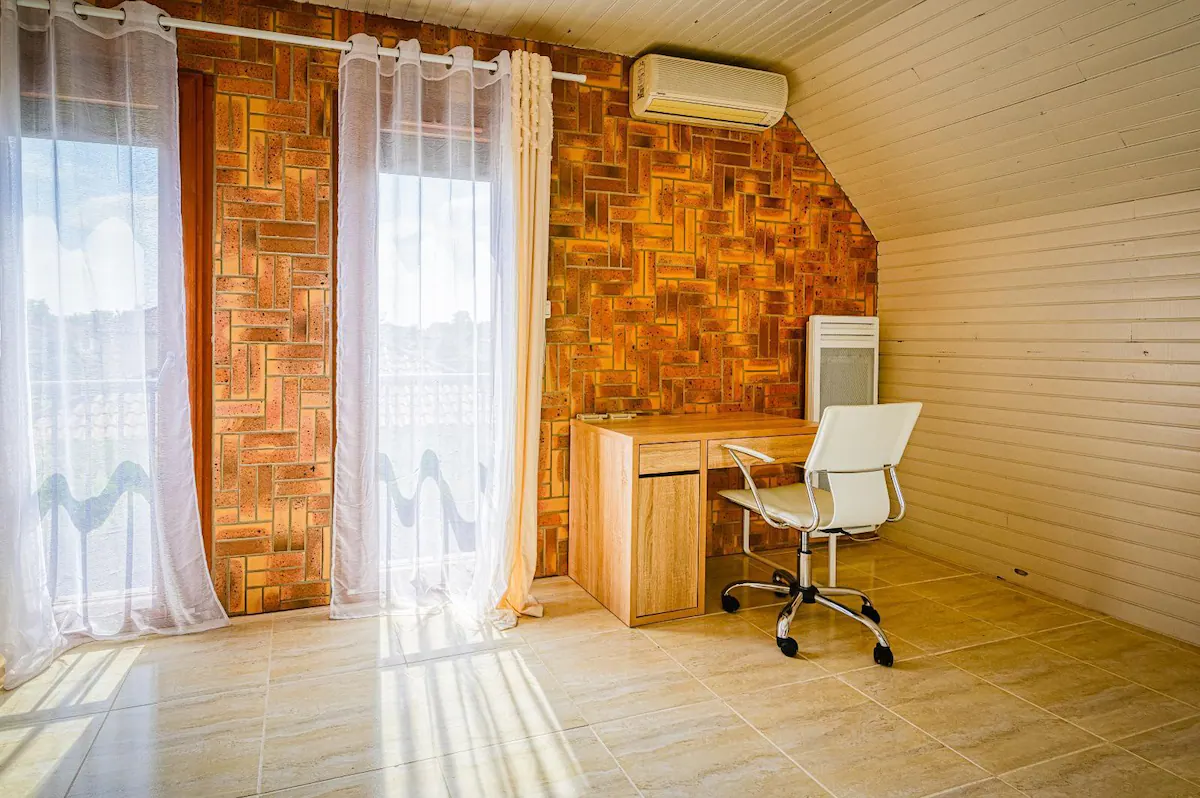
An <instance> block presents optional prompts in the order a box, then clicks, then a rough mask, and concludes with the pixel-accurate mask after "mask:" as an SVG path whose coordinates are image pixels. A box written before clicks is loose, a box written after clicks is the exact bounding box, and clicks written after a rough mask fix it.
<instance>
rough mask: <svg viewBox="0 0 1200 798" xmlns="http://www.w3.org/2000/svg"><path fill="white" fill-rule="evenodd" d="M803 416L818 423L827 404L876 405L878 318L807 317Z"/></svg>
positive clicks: (877, 397)
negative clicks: (806, 356) (806, 355)
mask: <svg viewBox="0 0 1200 798" xmlns="http://www.w3.org/2000/svg"><path fill="white" fill-rule="evenodd" d="M805 388H806V390H805V397H806V402H805V413H804V417H805V418H807V419H809V420H811V421H820V420H821V414H822V413H823V412H825V408H827V407H829V406H830V405H873V404H877V403H878V402H879V319H878V318H877V317H875V316H866V317H864V316H809V317H808V369H807V378H806V381H805Z"/></svg>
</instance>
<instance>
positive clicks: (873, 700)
mask: <svg viewBox="0 0 1200 798" xmlns="http://www.w3.org/2000/svg"><path fill="white" fill-rule="evenodd" d="M927 656H929V657H932V656H936V655H933V654H929V655H927ZM914 659H925V657H915V658H914ZM909 661H910V662H911V661H912V660H909ZM834 678H836V679H837V680H838V681H840V682H841V683H842V684H844V685H846V686H847V687H849V688H850V689H851V690H854V691H855V692H856V693H859V694H860V695H862V696H863V697H864V698H866V699H867V700H868V701H870V702H871V703H873V704H875V705H877V706H878V707H879V708H881V709H882V710H883V711H884V712H887V713H888V714H890V715H895V716H896V717H897V718H899V719H900V720H901V721H902V722H904V723H907V724H908V725H909V726H912V727H913V728H914V729H916V730H917V731H919V732H921V734H924V735H926V736H927V737H929V738H930V739H932V740H936V741H937V743H938V745H941V746H943V747H944V748H946V750H948V751H952V752H953V753H955V754H957V755H958V756H961V757H962V758H963V759H965V760H967V761H968V762H970V763H971V764H972V765H974V766H975V767H977V768H979V769H980V770H982V771H983V772H984V773H987V774H988V776H989V777H991V776H995V774H994V773H992V771H990V770H988V769H987V768H985V767H984V766H983V765H981V764H979V763H978V762H976V761H975V760H974V759H972V758H971V757H969V756H967V755H966V754H964V753H963V752H962V751H959V750H958V749H957V748H955V747H954V746H952V745H950V744H949V743H947V742H946V741H945V740H943V739H942V738H941V737H939V736H937V735H936V734H934V733H933V732H931V731H929V730H928V729H923V728H921V727H920V726H918V725H917V724H916V723H914V722H913V721H911V720H909V719H908V718H906V717H904V716H903V715H901V714H900V713H899V712H897V711H896V710H894V709H892V708H891V707H889V706H888V705H887V704H884V703H883V702H882V701H880V700H879V699H877V698H875V696H873V695H871V694H869V693H868V692H866V691H865V690H862V689H860V688H858V687H857V686H855V685H853V684H851V683H850V682H848V681H846V680H845V679H843V678H842V674H837V675H836V676H835V677H834ZM958 786H960V787H961V786H962V785H958ZM950 789H954V788H950Z"/></svg>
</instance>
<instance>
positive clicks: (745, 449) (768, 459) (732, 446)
mask: <svg viewBox="0 0 1200 798" xmlns="http://www.w3.org/2000/svg"><path fill="white" fill-rule="evenodd" d="M721 448H722V449H728V450H729V451H731V452H738V453H740V454H745V455H749V456H750V457H753V458H756V459H758V460H762V461H763V462H764V463H774V462H775V458H774V457H772V456H771V455H769V454H763V453H762V452H760V451H758V450H757V449H751V448H750V447H749V446H739V445H738V444H736V443H722V444H721ZM732 457H733V459H734V461H735V462H737V463H739V464H740V463H741V461H740V460H738V458H737V455H732Z"/></svg>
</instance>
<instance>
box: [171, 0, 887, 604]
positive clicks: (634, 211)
mask: <svg viewBox="0 0 1200 798" xmlns="http://www.w3.org/2000/svg"><path fill="white" fill-rule="evenodd" d="M158 4H159V5H160V6H161V7H162V8H164V10H166V11H167V12H168V13H170V14H172V15H174V16H180V17H188V18H194V19H204V20H206V21H210V22H219V23H225V24H232V25H240V26H245V27H251V28H258V29H263V30H279V31H286V32H289V33H299V34H304V35H309V36H319V37H325V38H334V39H343V40H344V39H346V38H347V37H348V36H350V35H351V34H353V33H358V32H367V33H370V34H372V35H374V36H376V37H378V38H379V39H380V40H381V41H383V42H384V43H385V44H387V45H394V44H395V43H396V42H397V41H399V40H403V39H410V38H416V39H419V40H420V41H421V43H422V47H423V48H424V49H426V50H427V51H431V52H444V51H445V50H447V49H449V48H451V47H454V46H458V45H462V44H466V45H470V46H472V47H474V48H475V50H476V52H477V54H478V55H477V57H479V58H483V59H487V58H491V57H493V56H494V55H495V54H496V53H498V52H500V51H501V50H506V49H512V48H515V47H522V48H526V49H532V50H537V51H538V52H541V53H544V54H546V55H549V56H550V57H551V58H552V59H553V61H554V66H555V68H556V69H562V70H568V71H574V72H583V73H585V74H587V75H588V83H587V85H584V86H579V85H577V84H571V83H564V82H555V84H554V116H555V119H554V124H555V136H554V153H553V167H552V170H553V173H552V178H551V179H552V185H551V190H552V200H551V225H552V227H551V231H550V235H551V260H550V297H549V298H550V300H551V318H550V319H548V321H547V339H548V343H547V350H546V378H545V379H546V382H545V387H546V391H545V398H544V400H543V412H542V446H541V454H540V462H541V478H540V488H539V489H540V505H539V510H540V516H539V526H540V529H539V544H540V560H539V568H538V573H539V574H555V573H565V572H566V567H567V563H566V552H567V545H566V544H567V539H566V536H567V490H568V487H569V486H568V479H567V462H568V458H567V446H568V435H567V422H568V420H569V419H570V417H571V416H572V415H573V414H575V413H578V412H584V411H594V410H599V411H606V410H622V409H633V410H643V411H658V412H718V411H722V410H730V409H757V410H767V411H770V412H775V413H781V414H785V415H792V416H796V415H799V414H800V408H801V407H802V406H803V396H802V385H803V373H804V363H803V351H802V346H801V342H802V340H803V333H804V323H805V319H806V318H807V316H808V315H809V314H812V313H855V314H864V313H865V314H870V313H873V312H874V307H875V241H874V239H873V238H872V237H871V235H870V233H869V231H868V230H867V229H866V227H865V225H864V224H863V222H862V220H861V219H860V218H859V216H858V214H857V213H855V211H854V209H853V208H852V207H851V205H850V203H849V202H848V201H847V199H846V197H845V195H844V194H843V193H842V192H841V190H840V189H839V188H838V186H837V185H836V184H835V183H834V181H833V179H832V178H831V177H830V175H829V173H828V172H827V171H826V170H825V168H824V166H823V165H822V164H821V161H820V159H819V158H818V157H817V156H816V154H815V153H813V151H812V149H811V148H810V147H809V145H808V143H807V142H806V141H805V140H804V138H803V136H801V135H800V132H799V131H798V130H797V129H796V128H795V126H794V125H793V124H792V123H791V122H790V121H789V120H787V119H785V120H784V121H783V122H781V123H780V124H779V125H777V126H776V127H775V128H774V129H773V130H771V131H770V132H768V133H765V134H762V135H750V134H745V133H734V132H729V131H719V130H715V129H708V128H693V127H687V126H681V125H667V124H654V123H645V122H637V121H634V120H631V119H630V118H629V111H628V106H627V100H628V95H627V91H628V90H627V85H626V82H625V81H626V78H627V74H628V67H629V59H625V58H622V57H619V56H615V55H608V54H604V53H592V52H586V51H580V50H574V49H571V48H563V47H553V46H550V45H545V44H540V43H536V42H529V41H523V40H515V39H507V38H503V37H496V36H489V35H485V34H478V33H473V32H470V31H461V30H455V29H451V28H445V27H438V26H431V25H422V24H419V23H413V22H406V21H401V20H394V19H388V18H383V17H375V16H367V15H364V14H359V13H351V12H347V11H341V10H334V9H330V8H326V7H324V6H317V5H305V4H299V3H292V2H285V1H284V0H253V1H252V0H220V2H211V1H210V2H190V1H189V0H160V2H159V3H158ZM178 41H179V53H180V66H181V68H183V69H192V70H198V71H202V72H205V73H207V74H211V75H214V76H215V78H216V93H217V97H216V104H217V105H216V133H215V139H216V153H215V165H216V174H215V177H214V179H215V180H216V192H215V193H216V203H217V207H216V212H215V219H216V225H215V226H216V229H215V230H214V236H215V244H214V258H215V263H214V275H215V277H214V286H213V291H214V303H213V304H214V320H213V359H214V363H213V370H212V374H213V382H214V399H215V401H214V405H215V407H214V419H213V421H214V441H213V463H212V475H211V476H212V482H213V497H214V508H213V509H214V520H215V524H214V526H215V529H214V544H213V545H214V551H213V552H212V554H213V577H214V582H215V584H216V586H217V592H218V595H219V596H220V598H221V600H222V602H223V603H224V604H225V606H226V608H227V609H228V610H229V611H230V612H231V613H234V614H241V613H256V612H265V611H270V610H277V609H286V608H291V607H301V606H306V605H310V604H323V603H327V602H328V600H329V582H328V579H329V565H330V563H329V550H330V515H331V504H332V498H331V496H332V455H333V445H334V440H333V429H334V418H333V400H332V397H333V375H334V368H333V349H334V347H333V338H332V321H333V320H332V309H333V307H334V304H333V288H334V285H333V283H334V276H335V271H336V270H335V267H334V263H333V251H334V244H333V232H334V230H333V228H334V214H333V192H334V185H335V181H334V175H333V168H334V165H335V164H334V162H333V160H334V141H333V140H334V133H335V130H334V128H335V126H336V118H337V117H336V104H335V91H336V88H337V64H338V57H339V54H338V53H337V52H335V51H330V50H318V49H309V48H302V47H294V46H290V45H276V44H272V43H269V42H264V41H259V40H254V39H248V38H238V37H228V36H214V35H210V34H199V33H192V32H182V31H181V32H179V34H178ZM768 476H773V478H778V479H785V478H787V476H788V475H784V474H779V475H768ZM723 478H726V477H724V476H722V475H721V474H714V476H713V479H715V480H720V479H723ZM713 517H714V526H713V535H712V539H711V540H710V542H709V546H710V550H711V552H712V553H721V552H724V551H727V550H731V547H733V546H735V545H736V544H735V541H736V538H737V536H738V535H739V534H740V526H739V524H740V521H739V520H738V518H739V517H737V516H735V517H733V518H730V512H729V511H728V510H727V509H723V508H721V507H719V506H717V505H714V508H713ZM762 540H763V542H783V541H782V540H775V539H767V538H765V537H764V538H762Z"/></svg>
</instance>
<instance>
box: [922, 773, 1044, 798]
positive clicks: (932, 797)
mask: <svg viewBox="0 0 1200 798" xmlns="http://www.w3.org/2000/svg"><path fill="white" fill-rule="evenodd" d="M989 781H999V782H1000V783H1001V784H1003V785H1005V786H1006V787H1009V788H1011V789H1012V790H1013V792H1015V793H1017V794H1019V795H1024V796H1025V798H1030V796H1029V793H1027V792H1025V791H1024V790H1022V789H1020V788H1019V787H1013V786H1012V785H1011V784H1009V783H1008V782H1007V781H1001V779H1000V777H999V776H993V775H991V774H989V775H988V776H987V778H983V779H978V780H976V781H970V782H967V783H966V784H959V785H958V786H957V787H947V788H946V789H944V790H938V791H937V792H934V793H929V794H928V795H923V796H921V798H942V796H946V795H949V794H950V793H952V792H957V791H958V790H962V789H966V788H968V787H975V786H978V785H981V784H987V783H988V782H989Z"/></svg>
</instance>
